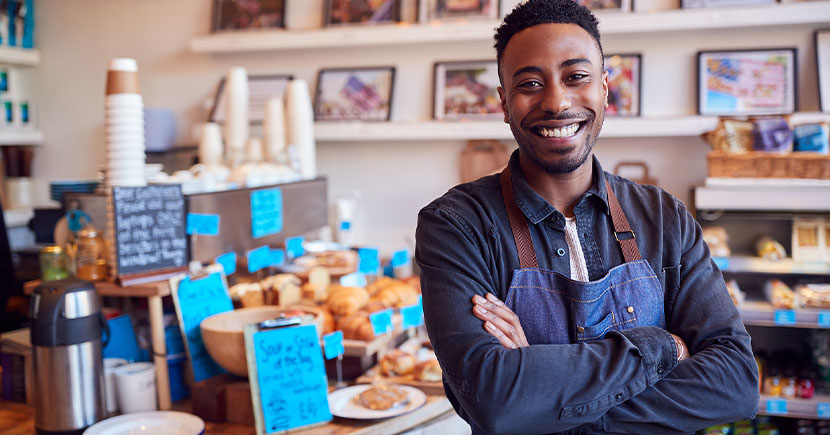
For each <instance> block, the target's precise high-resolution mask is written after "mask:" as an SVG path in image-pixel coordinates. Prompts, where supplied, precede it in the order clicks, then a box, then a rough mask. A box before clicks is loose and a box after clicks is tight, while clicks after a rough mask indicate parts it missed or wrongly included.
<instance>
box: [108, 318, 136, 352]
mask: <svg viewBox="0 0 830 435" xmlns="http://www.w3.org/2000/svg"><path fill="white" fill-rule="evenodd" d="M107 326H108V327H109V336H107V335H106V334H104V342H105V343H106V346H104V350H103V355H104V358H124V359H125V360H127V361H131V362H134V361H138V360H139V352H138V340H137V339H136V337H135V331H134V330H133V323H132V322H131V321H130V316H128V315H126V314H122V315H120V316H118V317H113V318H112V319H109V320H107ZM104 332H105V333H106V332H107V331H104Z"/></svg>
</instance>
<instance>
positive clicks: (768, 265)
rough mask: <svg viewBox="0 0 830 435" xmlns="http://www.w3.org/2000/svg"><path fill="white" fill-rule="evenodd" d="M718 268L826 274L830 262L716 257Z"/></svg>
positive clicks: (792, 273) (746, 271)
mask: <svg viewBox="0 0 830 435" xmlns="http://www.w3.org/2000/svg"><path fill="white" fill-rule="evenodd" d="M713 260H714V261H715V264H717V265H718V268H720V270H722V271H724V272H734V273H742V272H743V273H770V274H787V275H825V274H830V263H825V262H823V261H811V262H795V261H793V260H792V258H785V259H783V260H779V261H770V260H764V259H763V258H760V257H744V256H732V257H715V258H713Z"/></svg>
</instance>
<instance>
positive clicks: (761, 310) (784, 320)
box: [738, 301, 830, 329]
mask: <svg viewBox="0 0 830 435" xmlns="http://www.w3.org/2000/svg"><path fill="white" fill-rule="evenodd" d="M738 311H740V312H741V317H742V318H743V321H744V325H750V326H784V327H789V328H811V329H827V328H830V310H817V309H812V308H801V309H798V310H777V309H775V308H773V306H772V305H771V304H770V303H768V302H763V301H744V303H743V304H741V306H740V307H738Z"/></svg>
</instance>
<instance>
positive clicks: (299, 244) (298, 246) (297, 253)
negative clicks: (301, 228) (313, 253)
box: [285, 237, 305, 258]
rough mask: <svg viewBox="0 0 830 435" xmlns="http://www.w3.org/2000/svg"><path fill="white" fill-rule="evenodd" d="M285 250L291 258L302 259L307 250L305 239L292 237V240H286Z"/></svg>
mask: <svg viewBox="0 0 830 435" xmlns="http://www.w3.org/2000/svg"><path fill="white" fill-rule="evenodd" d="M285 250H286V251H287V252H288V256H289V257H291V258H297V257H302V256H303V254H304V253H305V249H303V238H302V237H292V238H290V239H285Z"/></svg>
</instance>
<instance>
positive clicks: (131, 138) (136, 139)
mask: <svg viewBox="0 0 830 435" xmlns="http://www.w3.org/2000/svg"><path fill="white" fill-rule="evenodd" d="M104 140H106V141H107V143H108V144H110V143H112V144H118V143H123V144H129V143H136V144H139V145H140V146H142V147H143V146H144V135H143V134H140V133H132V134H129V133H125V134H107V135H106V137H105V138H104Z"/></svg>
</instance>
